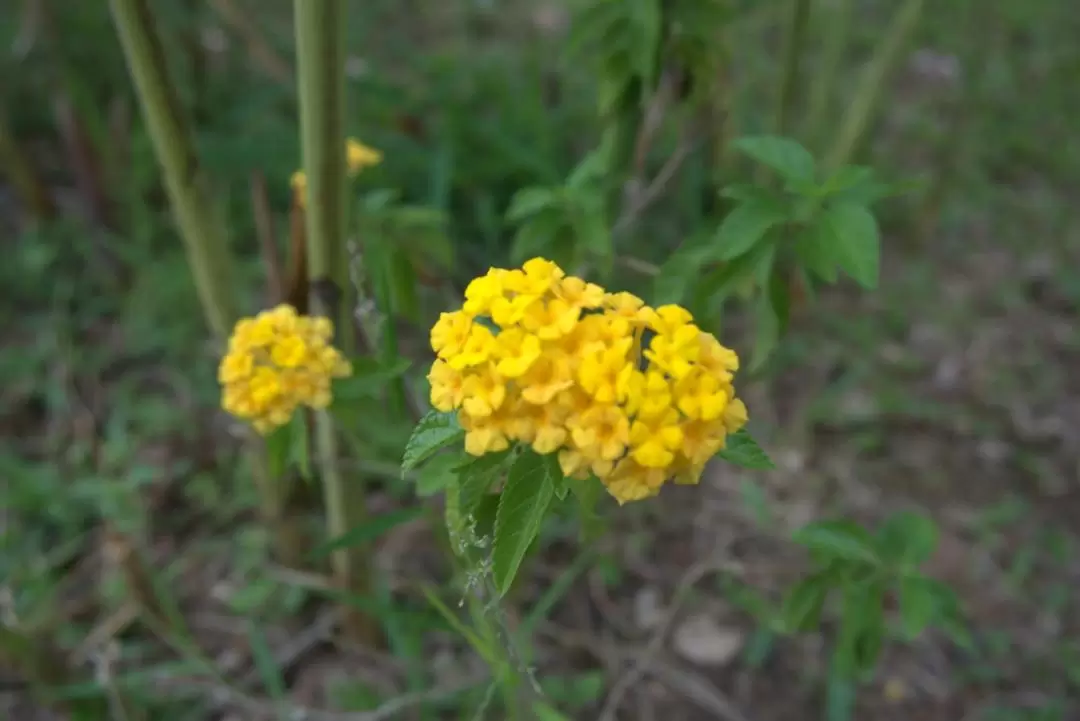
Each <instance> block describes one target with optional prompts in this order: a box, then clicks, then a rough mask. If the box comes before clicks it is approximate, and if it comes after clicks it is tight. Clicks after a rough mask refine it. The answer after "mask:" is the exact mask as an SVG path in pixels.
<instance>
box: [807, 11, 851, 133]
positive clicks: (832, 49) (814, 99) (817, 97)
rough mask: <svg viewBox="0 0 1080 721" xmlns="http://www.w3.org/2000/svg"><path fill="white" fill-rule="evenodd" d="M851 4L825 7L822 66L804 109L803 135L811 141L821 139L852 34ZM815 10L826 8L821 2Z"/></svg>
mask: <svg viewBox="0 0 1080 721" xmlns="http://www.w3.org/2000/svg"><path fill="white" fill-rule="evenodd" d="M854 5H855V3H854V2H853V0H836V7H835V8H827V11H828V13H829V17H828V18H827V25H828V31H827V33H826V35H825V43H824V44H825V48H824V51H823V57H822V61H821V68H820V69H819V70H818V72H817V77H816V79H815V82H814V85H813V88H812V91H811V94H810V105H809V109H808V110H807V112H806V116H807V120H806V129H807V130H806V137H807V140H808V141H810V142H813V143H818V142H820V135H821V133H822V124H823V123H824V122H825V113H826V111H827V110H828V109H829V101H830V100H831V99H832V96H833V93H834V92H835V88H836V78H837V76H838V75H839V74H840V66H841V63H842V62H843V59H844V53H845V52H846V51H847V47H848V36H849V35H850V34H851V18H852V15H853V14H854V13H853V10H854ZM818 10H826V8H825V6H824V5H819V6H818Z"/></svg>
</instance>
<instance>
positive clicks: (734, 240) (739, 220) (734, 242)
mask: <svg viewBox="0 0 1080 721" xmlns="http://www.w3.org/2000/svg"><path fill="white" fill-rule="evenodd" d="M786 218H787V212H786V210H785V208H784V207H783V206H782V205H779V204H776V203H772V202H762V201H749V202H746V203H742V204H740V205H737V206H736V207H735V209H734V210H732V211H731V212H730V213H728V214H727V216H726V217H725V218H724V220H723V222H721V223H720V227H719V228H718V229H717V231H716V238H715V239H714V242H715V243H716V246H717V248H716V256H715V259H716V260H731V259H732V258H737V257H739V256H740V255H743V254H744V253H746V252H747V251H748V250H750V249H751V248H753V247H754V246H755V245H757V243H758V242H759V241H760V240H761V239H762V238H764V237H765V234H766V233H767V232H768V231H769V229H770V228H772V227H773V226H774V225H777V224H778V223H782V222H784V220H786Z"/></svg>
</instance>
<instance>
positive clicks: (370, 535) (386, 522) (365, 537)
mask: <svg viewBox="0 0 1080 721" xmlns="http://www.w3.org/2000/svg"><path fill="white" fill-rule="evenodd" d="M423 512H424V509H423V508H421V507H416V508H404V509H401V510H399V511H391V512H390V513H383V514H382V515H379V516H375V517H373V518H369V519H367V520H366V521H364V522H363V523H360V524H358V525H356V526H354V527H352V528H350V529H349V530H348V531H346V532H345V533H343V534H341V535H340V536H338V537H337V538H332V539H330V540H329V541H327V542H326V543H323V544H321V545H319V546H317V547H316V548H315V550H313V551H312V552H311V556H312V558H321V557H323V556H325V555H327V554H329V553H332V552H334V551H336V550H338V549H341V548H356V547H357V546H362V545H364V544H366V543H371V542H372V541H374V540H375V539H376V538H378V537H379V536H381V535H383V534H384V533H386V532H387V531H389V530H390V529H392V528H396V527H397V526H400V525H401V524H403V523H408V522H409V521H411V520H413V519H414V518H416V517H418V516H419V515H420V514H422V513H423Z"/></svg>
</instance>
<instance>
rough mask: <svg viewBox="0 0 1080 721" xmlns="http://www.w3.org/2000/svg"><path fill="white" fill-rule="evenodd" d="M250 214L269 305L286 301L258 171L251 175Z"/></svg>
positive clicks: (267, 203) (271, 221)
mask: <svg viewBox="0 0 1080 721" xmlns="http://www.w3.org/2000/svg"><path fill="white" fill-rule="evenodd" d="M251 212H252V214H253V215H254V216H255V234H256V235H257V236H258V237H259V249H260V250H261V251H262V257H263V265H264V267H265V268H266V286H267V295H268V296H269V297H270V302H271V303H281V302H284V301H285V299H286V295H287V293H288V289H287V288H286V287H285V276H284V274H283V273H282V272H281V258H280V257H279V255H278V247H277V239H276V237H275V234H274V216H273V214H272V213H271V212H270V200H269V199H268V198H267V196H266V177H265V176H264V175H263V174H262V173H261V172H259V171H258V170H256V171H254V172H252V174H251Z"/></svg>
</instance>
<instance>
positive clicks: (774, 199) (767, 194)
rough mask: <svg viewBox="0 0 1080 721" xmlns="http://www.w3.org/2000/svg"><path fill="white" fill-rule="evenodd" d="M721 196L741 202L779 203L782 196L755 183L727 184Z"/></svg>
mask: <svg viewBox="0 0 1080 721" xmlns="http://www.w3.org/2000/svg"><path fill="white" fill-rule="evenodd" d="M720 197H722V198H730V199H731V200H738V201H739V202H741V203H779V202H780V198H779V197H778V196H777V195H776V194H775V193H773V192H772V191H771V190H769V189H768V188H763V187H761V186H760V185H755V184H754V183H732V184H731V185H725V186H724V189H723V190H721V191H720Z"/></svg>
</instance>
